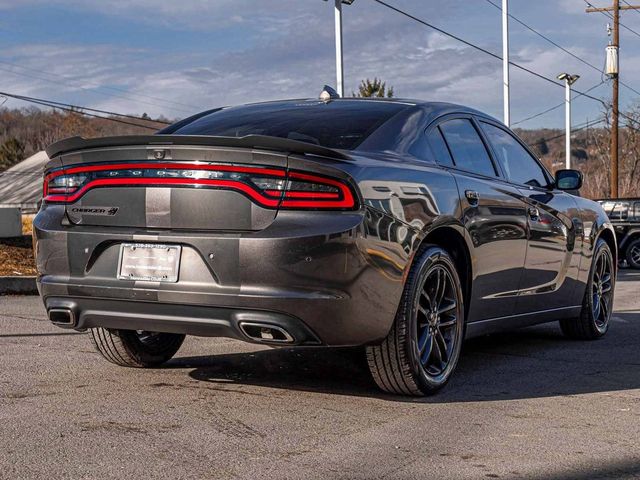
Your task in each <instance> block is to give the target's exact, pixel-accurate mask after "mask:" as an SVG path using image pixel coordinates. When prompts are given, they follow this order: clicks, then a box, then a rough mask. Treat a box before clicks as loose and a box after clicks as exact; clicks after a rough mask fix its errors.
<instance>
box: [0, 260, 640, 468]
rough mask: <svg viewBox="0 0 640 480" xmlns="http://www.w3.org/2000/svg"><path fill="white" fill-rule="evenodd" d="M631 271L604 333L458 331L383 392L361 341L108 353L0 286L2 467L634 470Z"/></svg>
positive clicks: (639, 401)
mask: <svg viewBox="0 0 640 480" xmlns="http://www.w3.org/2000/svg"><path fill="white" fill-rule="evenodd" d="M639 287H640V272H639V273H633V272H630V271H625V272H623V273H622V274H621V276H620V279H619V282H618V288H617V292H616V302H615V313H614V318H613V320H612V324H611V329H610V332H609V334H608V335H607V336H606V337H605V338H604V339H602V340H600V341H596V342H577V341H570V340H567V339H565V338H563V336H562V335H561V333H560V329H559V327H558V326H557V325H556V324H549V325H545V326H539V327H533V328H529V329H524V330H520V331H517V332H513V333H508V334H500V335H493V336H489V337H483V338H479V339H474V340H471V341H468V342H466V343H465V346H464V350H463V356H462V359H461V362H460V365H459V367H458V371H457V372H456V374H455V376H454V378H453V379H452V381H451V382H450V384H449V385H448V386H447V388H446V389H445V390H444V391H443V392H441V393H440V394H439V395H437V396H434V397H430V398H425V399H411V398H403V397H394V396H390V395H385V394H382V393H380V392H379V391H378V390H377V389H376V387H375V385H374V384H373V381H372V380H371V378H370V376H369V373H368V370H367V367H366V363H365V361H364V358H363V353H362V351H361V350H360V349H313V348H305V349H297V350H296V349H279V350H276V349H269V348H264V347H260V346H255V345H249V344H245V343H241V342H238V341H234V340H228V339H210V338H196V337H188V338H187V340H186V341H185V344H184V346H183V347H182V349H181V350H180V352H179V353H178V355H177V356H176V358H175V359H174V360H172V361H171V362H170V363H169V364H168V365H167V366H166V367H165V368H160V369H155V370H137V369H126V368H121V367H117V366H115V365H111V364H109V363H107V362H106V361H104V360H103V359H102V358H101V357H100V356H99V355H98V354H97V353H95V352H94V350H93V347H92V346H91V344H90V342H89V339H88V338H87V336H86V334H81V333H75V332H69V331H65V330H61V329H58V328H56V327H53V326H52V325H50V324H49V322H48V321H47V320H46V318H45V312H44V309H43V307H42V305H41V303H40V300H39V298H38V297H11V296H8V297H0V478H1V479H40V478H55V479H63V478H73V479H77V478H83V479H84V478H86V479H103V478H108V479H120V478H128V479H129V478H138V479H144V478H170V479H187V478H203V479H204V478H210V479H224V478H242V479H257V478H269V479H281V478H292V479H293V478H305V479H307V478H318V479H333V478H340V479H374V478H389V479H405V478H416V479H418V478H419V479H429V478H434V479H436V478H437V479H448V478H452V479H453V478H454V479H459V478H478V479H480V478H514V479H515V478H532V479H551V480H560V479H563V480H564V479H566V480H569V479H596V478H610V479H626V478H640V295H639V293H640V289H639Z"/></svg>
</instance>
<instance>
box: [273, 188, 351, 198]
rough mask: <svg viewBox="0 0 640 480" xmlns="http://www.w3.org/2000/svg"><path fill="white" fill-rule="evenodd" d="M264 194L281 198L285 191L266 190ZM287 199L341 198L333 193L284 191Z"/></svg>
mask: <svg viewBox="0 0 640 480" xmlns="http://www.w3.org/2000/svg"><path fill="white" fill-rule="evenodd" d="M264 193H266V194H268V195H273V196H280V195H282V193H283V190H265V191H264ZM284 196H285V198H325V199H335V198H340V194H339V193H332V192H300V191H284Z"/></svg>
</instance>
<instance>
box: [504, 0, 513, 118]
mask: <svg viewBox="0 0 640 480" xmlns="http://www.w3.org/2000/svg"><path fill="white" fill-rule="evenodd" d="M502 84H503V95H504V124H505V125H506V126H507V127H510V126H511V99H510V96H509V0H502Z"/></svg>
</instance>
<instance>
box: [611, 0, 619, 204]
mask: <svg viewBox="0 0 640 480" xmlns="http://www.w3.org/2000/svg"><path fill="white" fill-rule="evenodd" d="M613 45H615V46H616V48H618V47H619V46H620V2H619V1H618V0H613ZM618 72H620V54H619V53H618ZM619 75H620V74H619V73H618V74H616V75H614V76H613V99H612V100H613V101H612V104H613V108H612V110H613V111H612V118H611V120H612V122H611V198H618V98H619V95H618V77H619Z"/></svg>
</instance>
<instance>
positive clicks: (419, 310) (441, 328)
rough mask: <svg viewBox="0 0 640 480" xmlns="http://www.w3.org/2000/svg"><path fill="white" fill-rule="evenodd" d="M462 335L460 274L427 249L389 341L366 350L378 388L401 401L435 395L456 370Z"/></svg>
mask: <svg viewBox="0 0 640 480" xmlns="http://www.w3.org/2000/svg"><path fill="white" fill-rule="evenodd" d="M463 334H464V305H463V296H462V288H461V285H460V279H459V277H458V272H457V271H456V268H455V265H454V263H453V260H452V259H451V257H450V256H449V254H448V253H447V252H446V251H445V250H443V249H442V248H440V247H437V246H428V247H426V248H424V249H423V251H422V253H421V254H419V255H418V256H417V258H416V260H415V263H414V265H413V267H412V268H411V271H410V273H409V277H408V278H407V282H406V285H405V290H404V292H403V295H402V300H401V302H400V307H399V309H398V313H397V315H396V319H395V321H394V324H393V327H392V328H391V331H390V332H389V335H388V336H387V338H386V339H385V340H384V341H383V342H382V344H380V345H373V346H369V347H367V360H368V363H369V368H370V370H371V373H372V375H373V378H374V380H375V382H376V383H377V384H378V386H379V387H380V388H381V389H382V390H384V391H386V392H389V393H396V394H400V395H417V396H418V395H428V394H432V393H434V392H436V391H437V390H439V389H440V388H442V387H443V386H444V385H445V384H446V383H447V381H448V380H449V378H450V377H451V374H452V373H453V371H454V370H455V368H456V365H457V363H458V358H459V357H460V349H461V347H462V339H463Z"/></svg>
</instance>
